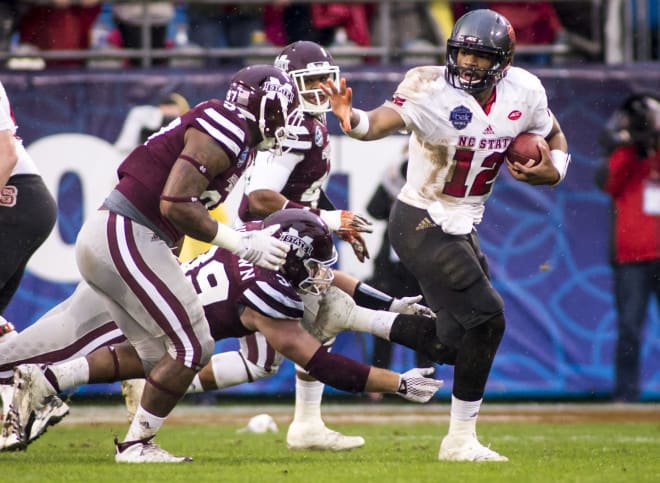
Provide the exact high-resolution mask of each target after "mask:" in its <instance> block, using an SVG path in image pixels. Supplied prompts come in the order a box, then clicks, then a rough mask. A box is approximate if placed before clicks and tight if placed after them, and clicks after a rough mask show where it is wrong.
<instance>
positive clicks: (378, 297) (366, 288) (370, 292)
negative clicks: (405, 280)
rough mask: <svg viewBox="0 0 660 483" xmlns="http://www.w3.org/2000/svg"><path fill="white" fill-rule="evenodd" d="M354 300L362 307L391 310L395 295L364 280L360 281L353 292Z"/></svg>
mask: <svg viewBox="0 0 660 483" xmlns="http://www.w3.org/2000/svg"><path fill="white" fill-rule="evenodd" d="M353 300H355V303H356V304H358V305H359V306H360V307H365V308H367V309H373V310H390V307H391V306H392V302H393V301H394V297H390V296H389V295H387V294H386V293H383V292H381V291H380V290H377V289H375V288H373V287H372V286H371V285H368V284H366V283H364V282H358V284H357V286H356V287H355V292H353Z"/></svg>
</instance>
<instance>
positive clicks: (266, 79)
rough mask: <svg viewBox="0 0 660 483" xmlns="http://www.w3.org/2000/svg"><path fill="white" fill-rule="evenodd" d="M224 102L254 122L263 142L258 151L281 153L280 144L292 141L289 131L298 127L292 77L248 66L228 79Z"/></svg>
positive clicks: (268, 68)
mask: <svg viewBox="0 0 660 483" xmlns="http://www.w3.org/2000/svg"><path fill="white" fill-rule="evenodd" d="M226 100H227V101H229V102H231V103H232V104H234V105H236V107H238V108H239V110H240V111H241V112H242V113H243V115H244V116H245V117H246V118H247V119H248V120H249V121H252V122H255V123H256V124H257V126H258V128H259V132H260V133H261V137H262V141H261V142H260V143H259V144H258V145H257V146H256V148H257V149H258V150H260V151H266V150H271V151H274V152H276V153H281V152H282V141H283V140H284V139H285V138H287V137H293V136H292V134H291V132H290V128H291V127H292V126H293V125H295V124H297V123H299V122H300V120H299V117H300V114H299V111H298V109H297V108H298V103H299V102H298V93H297V90H296V86H295V84H294V82H293V81H292V80H291V77H290V76H289V75H288V74H287V73H286V72H283V71H282V70H281V69H278V68H276V67H273V66H271V65H251V66H249V67H245V68H244V69H241V70H239V71H238V72H237V73H236V74H234V76H233V77H232V79H231V82H230V85H229V90H228V91H227V95H226Z"/></svg>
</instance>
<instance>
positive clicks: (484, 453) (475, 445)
mask: <svg viewBox="0 0 660 483" xmlns="http://www.w3.org/2000/svg"><path fill="white" fill-rule="evenodd" d="M438 459H439V460H441V461H475V462H482V461H509V458H507V457H506V456H502V455H501V454H499V453H497V452H496V451H493V450H492V449H490V448H488V447H486V446H484V445H482V444H481V443H480V442H479V440H478V439H477V435H476V434H472V435H469V436H463V435H461V436H451V435H447V436H445V437H444V438H443V440H442V443H441V444H440V452H439V453H438Z"/></svg>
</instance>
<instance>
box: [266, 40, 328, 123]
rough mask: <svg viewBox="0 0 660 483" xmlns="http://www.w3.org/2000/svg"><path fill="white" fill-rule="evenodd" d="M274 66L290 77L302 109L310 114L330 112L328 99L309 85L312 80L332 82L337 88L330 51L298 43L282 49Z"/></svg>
mask: <svg viewBox="0 0 660 483" xmlns="http://www.w3.org/2000/svg"><path fill="white" fill-rule="evenodd" d="M275 67H278V68H280V69H282V70H283V71H285V72H288V73H289V75H290V76H291V77H292V78H293V80H294V82H295V83H296V87H297V88H298V97H299V100H300V108H301V110H303V111H304V112H309V113H312V114H314V113H321V112H328V111H330V99H329V98H328V96H326V95H325V93H324V92H323V91H322V90H321V89H320V88H318V87H317V88H314V87H313V86H312V85H311V82H309V81H311V80H312V79H315V78H321V79H323V80H325V79H332V81H333V82H334V83H335V85H339V67H338V66H337V64H336V63H335V60H334V59H333V58H332V55H330V52H328V51H327V50H326V49H325V48H323V47H322V46H320V45H319V44H317V43H315V42H310V41H308V40H300V41H298V42H294V43H292V44H289V45H287V46H286V47H284V49H282V51H281V52H280V54H279V55H278V56H277V58H276V59H275ZM308 83H309V86H308Z"/></svg>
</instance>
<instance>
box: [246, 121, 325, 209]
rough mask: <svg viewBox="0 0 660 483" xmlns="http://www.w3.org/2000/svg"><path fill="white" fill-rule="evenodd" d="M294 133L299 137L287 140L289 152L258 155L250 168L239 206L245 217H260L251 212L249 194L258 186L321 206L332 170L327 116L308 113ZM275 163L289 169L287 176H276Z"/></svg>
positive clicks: (297, 200)
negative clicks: (268, 155) (274, 173)
mask: <svg viewBox="0 0 660 483" xmlns="http://www.w3.org/2000/svg"><path fill="white" fill-rule="evenodd" d="M292 133H295V134H296V135H297V136H298V139H297V140H296V141H293V140H290V139H287V140H285V141H284V143H283V147H284V149H285V150H286V149H287V148H291V150H290V151H289V152H288V153H284V154H283V155H282V156H279V157H276V158H269V159H268V160H261V159H257V162H256V163H255V164H254V165H253V166H252V167H251V168H250V171H249V180H248V181H247V183H246V191H245V192H244V193H243V197H242V199H241V203H240V206H239V208H238V216H239V218H240V219H241V220H243V221H251V220H255V219H257V217H255V216H254V215H252V214H250V213H249V208H248V207H249V205H248V199H247V194H249V193H250V192H252V191H254V190H258V189H270V190H273V191H277V192H279V193H282V195H283V196H285V197H286V198H287V199H289V200H291V201H295V202H297V203H300V204H302V205H304V206H311V207H313V208H316V207H317V204H318V201H319V197H320V195H321V188H322V186H323V183H324V182H325V180H326V179H327V177H328V174H329V173H330V138H329V136H328V127H327V126H326V124H325V117H317V116H313V115H311V114H305V117H304V120H303V122H302V124H301V125H300V126H298V127H295V128H293V129H292ZM273 164H277V168H279V169H278V170H277V172H288V173H289V176H288V178H287V179H286V180H284V179H281V178H277V177H275V176H273V174H272V173H273ZM264 170H267V171H265V172H264Z"/></svg>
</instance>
